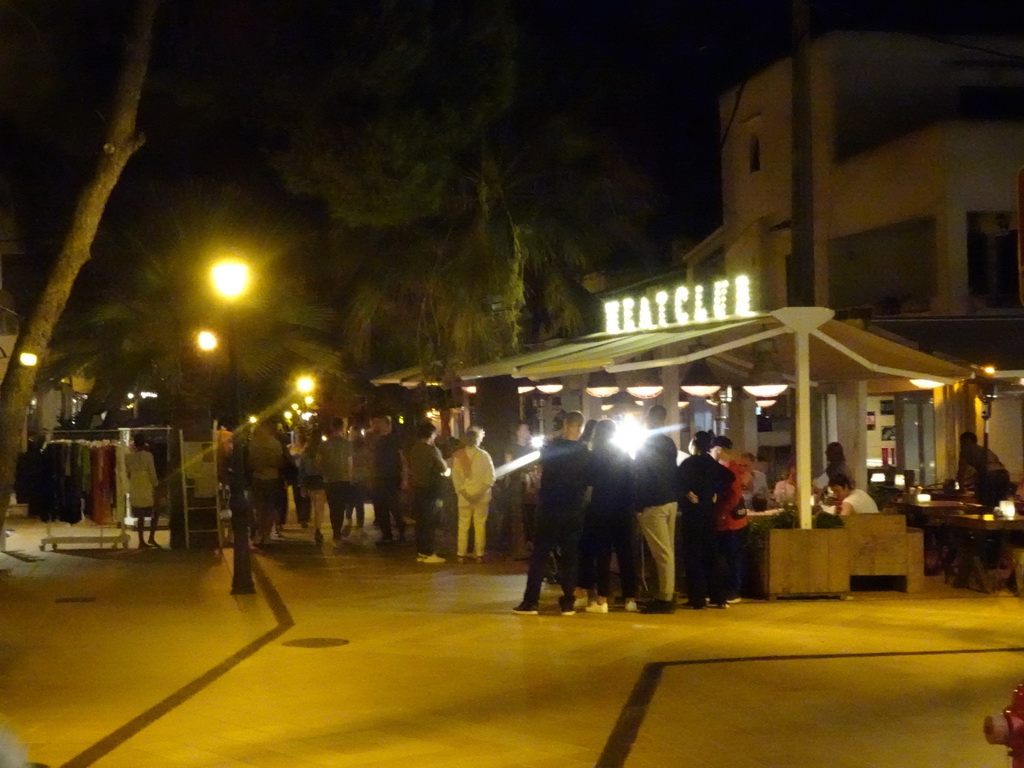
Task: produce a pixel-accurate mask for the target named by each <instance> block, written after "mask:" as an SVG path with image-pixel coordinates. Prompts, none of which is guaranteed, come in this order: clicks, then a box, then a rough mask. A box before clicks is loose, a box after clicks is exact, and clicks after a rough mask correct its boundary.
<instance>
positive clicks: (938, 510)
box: [904, 502, 1024, 593]
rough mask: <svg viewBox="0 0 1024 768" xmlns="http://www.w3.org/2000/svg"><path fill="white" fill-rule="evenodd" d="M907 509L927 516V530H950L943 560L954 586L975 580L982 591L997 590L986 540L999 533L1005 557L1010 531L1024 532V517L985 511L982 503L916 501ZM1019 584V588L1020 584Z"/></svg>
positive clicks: (947, 575) (964, 586)
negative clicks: (985, 551)
mask: <svg viewBox="0 0 1024 768" xmlns="http://www.w3.org/2000/svg"><path fill="white" fill-rule="evenodd" d="M926 505H927V506H926ZM904 508H905V509H907V511H908V512H910V513H911V514H915V515H917V516H918V517H919V518H923V519H924V520H925V525H926V526H927V528H926V530H928V528H930V529H931V530H932V531H934V530H935V529H936V528H942V529H944V530H945V531H946V532H947V533H948V537H946V544H947V545H948V547H949V552H948V553H947V555H946V556H945V557H944V558H943V559H942V569H943V571H944V573H945V575H946V581H947V582H948V581H950V580H952V583H953V586H954V587H962V588H968V589H969V588H970V587H971V584H972V582H975V583H976V584H977V585H978V587H979V589H981V591H982V592H986V593H991V592H993V591H994V589H995V585H994V584H993V583H992V579H991V578H990V576H989V572H988V569H987V568H986V567H985V563H984V559H983V556H982V555H983V549H984V545H985V541H986V539H987V538H988V537H989V536H990V535H995V537H996V539H997V542H998V544H997V546H998V548H999V554H1000V556H1002V555H1003V553H1005V552H1006V551H1008V549H1009V547H1008V542H1007V535H1006V534H1007V532H1013V531H1024V518H1018V517H1013V518H1005V517H998V516H996V515H993V514H986V513H984V511H983V510H984V509H985V508H984V507H981V506H980V505H978V504H963V503H960V502H916V503H914V504H912V505H908V504H904ZM934 536H936V535H935V534H934V533H933V537H934ZM1017 587H1018V589H1019V588H1020V585H1019V584H1018V585H1017Z"/></svg>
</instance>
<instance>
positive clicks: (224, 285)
mask: <svg viewBox="0 0 1024 768" xmlns="http://www.w3.org/2000/svg"><path fill="white" fill-rule="evenodd" d="M210 274H211V276H212V277H213V287H214V289H215V290H216V291H217V293H219V294H220V295H221V296H223V297H224V298H225V299H229V300H230V299H237V298H238V297H239V296H241V295H242V294H243V293H245V290H246V288H248V287H249V265H248V264H246V263H245V262H243V261H236V260H233V259H229V260H226V261H218V262H217V263H216V264H214V265H213V269H212V270H211V271H210Z"/></svg>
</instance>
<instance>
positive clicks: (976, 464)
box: [957, 432, 1010, 507]
mask: <svg viewBox="0 0 1024 768" xmlns="http://www.w3.org/2000/svg"><path fill="white" fill-rule="evenodd" d="M957 479H958V480H959V481H960V487H961V488H972V487H973V489H974V496H975V498H976V499H977V500H978V503H979V504H984V505H985V506H986V507H995V506H997V505H998V504H999V502H1000V501H1002V500H1003V499H1006V498H1009V496H1010V473H1009V472H1008V471H1007V470H1006V467H1004V466H1003V463H1002V462H1001V461H1000V460H999V457H998V456H996V455H995V453H993V452H992V450H991V449H989V448H986V447H985V446H983V445H979V444H978V436H977V435H976V434H974V433H973V432H964V433H963V434H962V435H960V466H959V468H958V469H957Z"/></svg>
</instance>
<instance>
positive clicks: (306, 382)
mask: <svg viewBox="0 0 1024 768" xmlns="http://www.w3.org/2000/svg"><path fill="white" fill-rule="evenodd" d="M295 389H297V390H298V391H299V394H300V395H308V394H309V393H310V392H312V391H313V390H314V389H316V382H315V381H314V380H313V377H312V376H299V378H298V379H296V380H295Z"/></svg>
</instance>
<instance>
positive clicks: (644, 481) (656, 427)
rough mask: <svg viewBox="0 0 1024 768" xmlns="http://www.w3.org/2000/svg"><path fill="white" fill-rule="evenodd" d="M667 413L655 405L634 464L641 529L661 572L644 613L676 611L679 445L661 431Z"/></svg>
mask: <svg viewBox="0 0 1024 768" xmlns="http://www.w3.org/2000/svg"><path fill="white" fill-rule="evenodd" d="M666 417H667V412H666V410H665V408H664V406H661V405H654V406H651V408H650V409H648V411H647V419H646V422H647V429H648V430H649V434H648V435H647V439H645V440H644V442H643V444H642V445H641V446H640V448H638V449H637V452H636V459H635V461H634V462H633V468H634V472H635V483H636V486H635V488H636V490H635V493H636V505H637V507H638V508H639V509H640V530H641V531H642V532H643V534H644V539H645V540H646V541H647V546H648V547H649V548H650V550H651V557H652V558H653V559H654V565H655V567H656V568H657V570H658V591H657V593H656V595H655V598H654V600H652V601H651V602H650V603H648V604H647V605H646V606H644V613H672V612H673V611H675V589H676V554H675V546H676V544H675V540H676V512H677V511H678V502H677V500H676V444H675V443H673V442H672V439H671V438H670V437H669V436H668V435H666V434H665V433H664V432H663V431H662V430H663V428H664V427H665V420H666Z"/></svg>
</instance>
